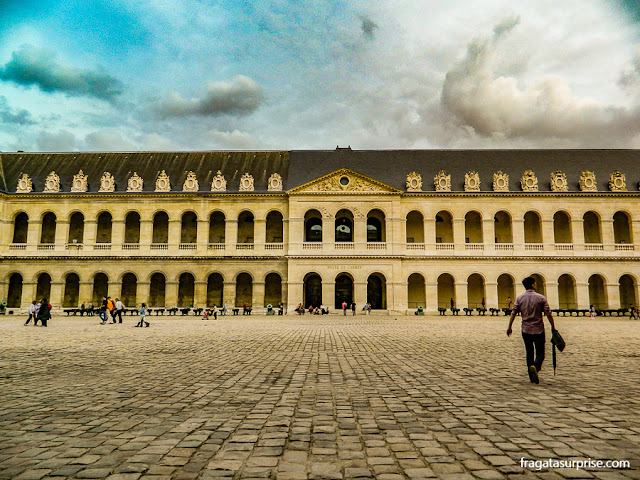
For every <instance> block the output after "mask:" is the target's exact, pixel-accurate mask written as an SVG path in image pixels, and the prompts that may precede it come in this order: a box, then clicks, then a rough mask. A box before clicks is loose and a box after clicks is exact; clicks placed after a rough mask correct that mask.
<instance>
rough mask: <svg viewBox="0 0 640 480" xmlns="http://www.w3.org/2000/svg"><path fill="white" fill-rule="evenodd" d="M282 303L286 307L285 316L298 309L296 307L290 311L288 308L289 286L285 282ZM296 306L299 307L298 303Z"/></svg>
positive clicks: (283, 282)
mask: <svg viewBox="0 0 640 480" xmlns="http://www.w3.org/2000/svg"><path fill="white" fill-rule="evenodd" d="M282 303H283V305H284V314H285V315H286V314H287V313H288V312H293V311H294V310H295V308H296V306H295V305H294V307H293V308H292V309H291V310H289V308H288V305H289V285H288V283H287V282H285V281H284V280H283V281H282ZM296 305H298V304H297V303H296Z"/></svg>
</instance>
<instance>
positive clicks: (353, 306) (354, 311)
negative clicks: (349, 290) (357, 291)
mask: <svg viewBox="0 0 640 480" xmlns="http://www.w3.org/2000/svg"><path fill="white" fill-rule="evenodd" d="M351 311H352V312H353V315H355V314H356V302H351Z"/></svg>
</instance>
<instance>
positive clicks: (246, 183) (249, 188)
mask: <svg viewBox="0 0 640 480" xmlns="http://www.w3.org/2000/svg"><path fill="white" fill-rule="evenodd" d="M240 191H241V192H253V177H252V176H251V175H250V174H249V173H245V174H244V175H242V177H241V178H240Z"/></svg>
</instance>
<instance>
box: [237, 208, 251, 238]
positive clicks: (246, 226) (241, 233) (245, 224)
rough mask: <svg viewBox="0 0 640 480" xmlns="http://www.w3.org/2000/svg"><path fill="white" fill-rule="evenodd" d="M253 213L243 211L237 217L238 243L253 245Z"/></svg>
mask: <svg viewBox="0 0 640 480" xmlns="http://www.w3.org/2000/svg"><path fill="white" fill-rule="evenodd" d="M253 223H254V222H253V213H251V212H247V211H244V212H242V213H240V215H238V243H253Z"/></svg>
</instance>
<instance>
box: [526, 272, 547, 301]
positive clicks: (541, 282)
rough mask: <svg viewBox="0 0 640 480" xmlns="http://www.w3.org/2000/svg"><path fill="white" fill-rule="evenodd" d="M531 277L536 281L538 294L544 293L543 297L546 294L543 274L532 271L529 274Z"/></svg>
mask: <svg viewBox="0 0 640 480" xmlns="http://www.w3.org/2000/svg"><path fill="white" fill-rule="evenodd" d="M530 277H531V278H533V279H534V280H535V281H536V292H538V293H539V294H540V295H544V296H545V297H546V296H547V284H546V280H545V278H544V276H542V275H540V274H539V273H532V274H531V275H530Z"/></svg>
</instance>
